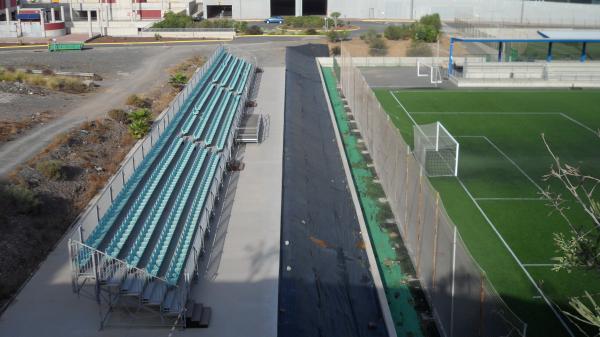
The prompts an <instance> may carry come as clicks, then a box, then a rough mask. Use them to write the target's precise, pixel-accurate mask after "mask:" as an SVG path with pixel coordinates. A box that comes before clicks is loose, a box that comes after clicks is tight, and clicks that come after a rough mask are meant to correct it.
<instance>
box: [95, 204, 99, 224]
mask: <svg viewBox="0 0 600 337" xmlns="http://www.w3.org/2000/svg"><path fill="white" fill-rule="evenodd" d="M96 219H97V220H98V222H100V207H99V206H98V203H96Z"/></svg>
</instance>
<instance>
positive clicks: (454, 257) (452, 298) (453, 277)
mask: <svg viewBox="0 0 600 337" xmlns="http://www.w3.org/2000/svg"><path fill="white" fill-rule="evenodd" d="M455 276H456V226H454V235H453V237H452V291H451V292H450V294H451V296H452V297H451V305H450V337H453V336H454V281H455Z"/></svg>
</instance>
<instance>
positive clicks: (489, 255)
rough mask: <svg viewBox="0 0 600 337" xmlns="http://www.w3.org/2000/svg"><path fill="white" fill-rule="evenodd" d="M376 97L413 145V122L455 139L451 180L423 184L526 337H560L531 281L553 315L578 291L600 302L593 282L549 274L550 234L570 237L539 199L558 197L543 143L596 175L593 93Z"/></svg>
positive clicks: (598, 119)
mask: <svg viewBox="0 0 600 337" xmlns="http://www.w3.org/2000/svg"><path fill="white" fill-rule="evenodd" d="M375 94H376V95H377V97H378V99H379V100H380V102H381V103H382V105H383V107H384V108H385V110H386V111H387V112H388V114H389V115H390V116H391V118H392V120H393V121H394V123H395V124H396V126H397V127H398V129H399V130H400V132H401V134H402V136H403V137H404V139H405V140H406V141H407V142H408V143H409V144H411V146H412V143H413V121H414V122H416V123H417V124H427V123H432V122H436V121H439V122H441V123H442V124H443V125H444V126H445V127H446V128H447V129H448V130H449V131H450V133H451V134H453V135H454V136H456V138H457V140H458V142H459V143H460V157H459V168H458V177H456V178H454V177H443V178H431V181H432V183H433V185H434V186H435V188H436V189H437V190H438V191H439V192H440V194H441V197H442V200H443V203H444V206H445V208H446V209H447V211H448V213H449V215H450V217H451V218H452V219H453V221H454V222H455V224H456V225H457V226H458V229H459V231H460V233H461V235H462V237H463V239H464V241H465V243H466V245H467V247H468V248H469V250H470V251H471V253H472V255H473V256H474V257H475V259H476V260H477V262H478V263H479V264H480V265H481V267H482V268H483V269H484V271H485V272H486V273H487V276H488V278H489V279H490V280H491V282H492V284H493V285H494V287H495V288H496V290H497V291H498V292H499V293H500V294H501V295H502V297H503V299H504V301H505V302H506V303H507V304H508V305H509V306H510V307H511V308H512V310H513V311H514V312H515V313H516V314H517V315H518V316H519V317H521V319H522V320H524V321H525V322H526V323H527V324H528V329H527V335H528V336H568V335H569V334H568V332H567V329H566V328H565V327H563V325H562V324H561V323H560V321H559V319H558V318H557V317H556V314H555V313H554V312H553V311H552V310H551V309H550V306H548V305H547V303H546V301H545V300H544V298H543V297H542V295H540V293H539V290H538V289H536V287H535V286H534V282H535V284H537V286H538V288H539V289H540V290H541V291H542V292H543V294H544V295H545V296H546V297H547V299H548V300H549V301H550V302H552V303H553V305H554V308H555V310H556V312H561V310H568V309H569V306H568V299H569V298H570V297H573V296H581V295H583V294H584V291H586V290H587V291H588V292H590V293H592V294H595V295H596V298H600V273H598V272H595V271H586V270H583V269H581V270H574V271H573V272H571V273H568V272H566V271H560V272H555V271H553V270H552V264H553V262H554V261H553V257H555V256H556V255H557V253H556V252H555V250H556V249H555V246H554V243H553V233H560V232H562V233H568V232H569V227H568V224H567V223H566V221H565V220H563V219H562V218H561V217H560V216H559V215H558V214H556V213H555V212H554V213H553V212H552V208H550V206H548V205H547V202H546V201H545V200H543V199H542V198H541V196H540V190H541V189H546V188H548V187H549V186H550V187H551V188H552V189H553V190H555V191H561V187H560V185H558V184H557V183H556V182H554V181H551V180H550V181H548V180H545V179H544V178H543V177H544V175H546V174H547V173H548V172H549V170H550V165H551V163H552V158H551V156H550V155H549V153H548V150H547V149H546V147H545V145H544V142H543V140H542V134H544V135H545V138H546V140H547V141H548V144H549V145H550V147H551V149H552V151H554V153H556V154H557V155H558V156H559V157H560V160H561V161H562V162H563V163H568V164H570V165H572V166H576V167H579V168H580V169H581V170H582V171H583V172H584V173H586V174H589V175H593V176H596V177H598V176H600V136H599V134H598V130H600V92H599V91H575V90H569V91H566V90H565V91H559V90H552V91H490V90H485V91H484V90H481V91H463V90H456V91H454V90H452V91H451V90H447V91H442V90H420V91H409V90H403V91H394V90H388V89H376V90H375ZM564 194H565V193H564V191H563V195H564ZM596 194H597V196H596V199H598V197H600V193H596ZM568 205H569V206H570V207H571V209H570V210H569V211H568V213H569V215H570V217H571V218H572V219H573V220H575V222H577V223H586V224H587V223H588V222H589V225H590V226H591V221H590V220H589V219H586V216H585V215H584V214H583V212H582V211H580V209H579V208H578V207H577V206H576V205H575V204H574V203H572V202H569V203H568ZM502 240H504V242H503V241H502ZM511 250H512V253H511ZM513 254H514V256H513ZM527 273H528V274H529V276H530V277H531V279H530V278H529V276H528V275H527ZM532 281H533V282H532ZM563 319H564V320H565V321H567V320H566V319H565V318H564V316H563ZM567 324H568V325H569V328H570V329H571V331H573V333H574V334H575V335H577V334H578V331H577V329H576V328H575V327H573V326H572V325H570V323H567ZM596 332H597V331H596Z"/></svg>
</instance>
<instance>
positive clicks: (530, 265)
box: [523, 263, 555, 267]
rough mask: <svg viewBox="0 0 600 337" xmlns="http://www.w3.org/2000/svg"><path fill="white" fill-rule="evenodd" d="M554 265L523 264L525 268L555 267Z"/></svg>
mask: <svg viewBox="0 0 600 337" xmlns="http://www.w3.org/2000/svg"><path fill="white" fill-rule="evenodd" d="M554 266H555V264H553V263H523V267H554Z"/></svg>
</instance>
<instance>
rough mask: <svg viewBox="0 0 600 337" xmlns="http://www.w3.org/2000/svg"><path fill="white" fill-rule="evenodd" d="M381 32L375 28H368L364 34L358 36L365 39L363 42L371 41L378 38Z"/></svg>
mask: <svg viewBox="0 0 600 337" xmlns="http://www.w3.org/2000/svg"><path fill="white" fill-rule="evenodd" d="M380 38H381V34H380V33H378V32H377V31H376V30H375V29H373V28H369V30H367V31H366V32H365V33H364V34H362V35H361V36H360V39H361V40H363V41H365V43H369V44H370V43H371V41H373V40H376V39H380Z"/></svg>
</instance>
